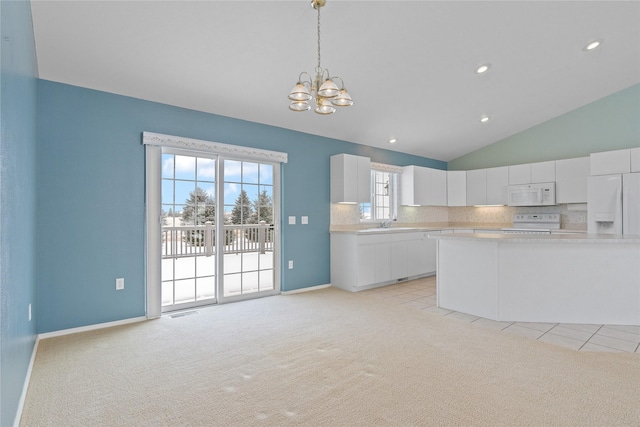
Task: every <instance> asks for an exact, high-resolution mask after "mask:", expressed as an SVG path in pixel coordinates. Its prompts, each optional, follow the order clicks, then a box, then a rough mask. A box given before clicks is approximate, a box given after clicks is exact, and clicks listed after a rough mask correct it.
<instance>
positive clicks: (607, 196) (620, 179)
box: [587, 173, 640, 235]
mask: <svg viewBox="0 0 640 427" xmlns="http://www.w3.org/2000/svg"><path fill="white" fill-rule="evenodd" d="M588 179H589V181H588V193H587V232H589V233H600V234H635V235H640V173H626V174H616V175H600V176H590V177H589V178H588Z"/></svg>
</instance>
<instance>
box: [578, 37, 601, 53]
mask: <svg viewBox="0 0 640 427" xmlns="http://www.w3.org/2000/svg"><path fill="white" fill-rule="evenodd" d="M602 42H604V40H602V39H598V40H594V41H592V42H589V43H588V44H587V45H586V46H585V47H583V48H582V50H586V51H590V50H593V49H595V48H597V47H598V46H600V45H601V44H602Z"/></svg>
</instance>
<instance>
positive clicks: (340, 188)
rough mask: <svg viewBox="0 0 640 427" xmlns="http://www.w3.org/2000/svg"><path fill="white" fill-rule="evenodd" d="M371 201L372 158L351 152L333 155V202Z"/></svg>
mask: <svg viewBox="0 0 640 427" xmlns="http://www.w3.org/2000/svg"><path fill="white" fill-rule="evenodd" d="M370 202H371V159H369V158H368V157H361V156H354V155H351V154H336V155H335V156H331V203H370Z"/></svg>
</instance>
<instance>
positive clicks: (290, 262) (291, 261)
mask: <svg viewBox="0 0 640 427" xmlns="http://www.w3.org/2000/svg"><path fill="white" fill-rule="evenodd" d="M289 270H293V260H292V259H290V260H289Z"/></svg>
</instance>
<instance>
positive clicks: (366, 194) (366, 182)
mask: <svg viewBox="0 0 640 427" xmlns="http://www.w3.org/2000/svg"><path fill="white" fill-rule="evenodd" d="M357 167H358V185H357V187H358V188H357V190H356V191H357V197H358V203H371V159H369V158H368V157H360V156H358V157H357Z"/></svg>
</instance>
